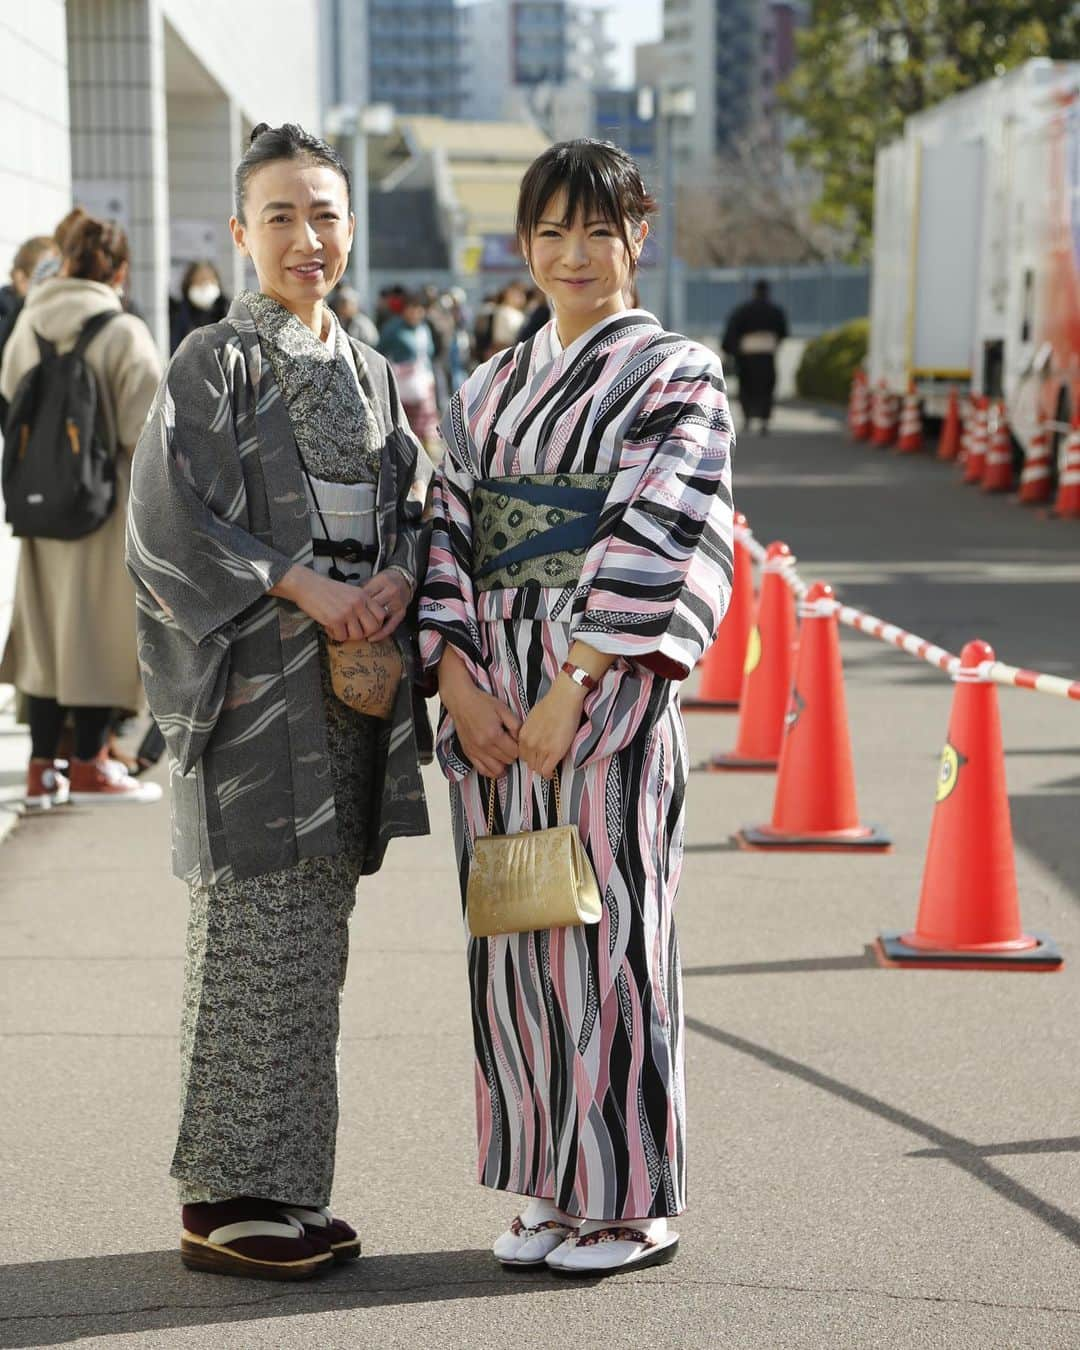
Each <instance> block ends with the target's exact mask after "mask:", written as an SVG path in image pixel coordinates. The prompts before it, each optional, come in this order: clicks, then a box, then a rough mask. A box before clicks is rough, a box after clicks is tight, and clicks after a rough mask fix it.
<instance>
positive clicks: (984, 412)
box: [961, 395, 990, 483]
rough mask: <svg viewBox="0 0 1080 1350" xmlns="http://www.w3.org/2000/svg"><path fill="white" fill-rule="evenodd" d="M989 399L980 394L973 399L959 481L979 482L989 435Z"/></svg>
mask: <svg viewBox="0 0 1080 1350" xmlns="http://www.w3.org/2000/svg"><path fill="white" fill-rule="evenodd" d="M989 417H990V401H989V399H987V398H985V397H983V396H982V395H980V396H979V397H978V398H977V399H975V410H974V412H973V413H972V414H971V429H970V431H969V432H968V443H967V454H966V455H965V456H964V474H963V478H962V479H961V482H964V483H981V482H982V475H983V464H984V463H985V461H986V442H987V438H988V435H989Z"/></svg>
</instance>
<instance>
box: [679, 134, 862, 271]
mask: <svg viewBox="0 0 1080 1350" xmlns="http://www.w3.org/2000/svg"><path fill="white" fill-rule="evenodd" d="M819 195H820V184H819V183H818V182H817V180H816V176H815V175H813V174H811V173H808V172H807V171H805V170H803V171H799V170H797V169H795V167H794V166H793V165H792V163H791V161H790V159H789V157H788V156H786V155H785V154H784V152H783V149H782V147H780V146H777V145H775V144H773V143H772V142H770V141H767V140H764V139H762V138H756V137H754V136H753V135H749V134H748V135H745V136H743V137H740V138H738V139H737V140H735V141H734V142H733V143H732V145H731V146H730V148H729V150H728V151H727V153H726V154H724V155H722V156H720V157H718V158H717V159H716V160H715V161H714V162H713V165H712V169H711V172H710V173H708V174H706V175H704V177H703V181H698V182H695V183H686V184H684V185H682V186H680V189H679V209H678V217H677V219H678V241H677V249H678V254H679V256H680V257H681V258H682V259H683V260H684V261H685V262H686V263H687V265H688V266H690V267H741V266H748V265H752V264H754V263H762V264H768V263H772V264H783V263H787V264H794V263H813V262H830V261H835V260H837V259H839V258H842V257H844V256H845V254H846V253H847V252H848V251H849V250H850V248H851V239H850V237H849V236H848V235H847V234H846V233H844V232H841V231H839V230H837V229H835V228H833V227H831V226H825V225H821V224H819V223H818V222H816V221H815V220H814V219H813V207H814V204H815V202H816V201H817V198H818V196H819Z"/></svg>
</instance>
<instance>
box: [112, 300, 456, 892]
mask: <svg viewBox="0 0 1080 1350" xmlns="http://www.w3.org/2000/svg"><path fill="white" fill-rule="evenodd" d="M350 341H351V343H352V350H353V355H354V357H355V361H356V367H357V371H358V374H359V377H360V383H361V387H362V389H363V390H364V393H365V394H366V395H367V397H368V399H369V401H370V403H371V405H372V408H373V410H374V413H375V417H376V420H377V422H378V424H379V429H380V432H381V433H382V436H383V443H382V451H381V464H380V472H379V484H378V500H377V525H378V539H379V557H378V561H377V563H376V570H380V569H382V568H384V567H387V566H389V565H390V564H391V563H393V564H396V565H398V566H400V567H403V568H404V569H405V570H406V571H408V572H409V573H410V574H411V575H412V576H413V577H415V578H417V580H420V579H422V577H423V574H424V569H425V566H426V555H427V545H428V526H427V525H426V524H425V522H424V513H425V506H426V503H427V496H428V484H429V480H430V477H431V467H430V464H429V462H428V460H427V457H426V456H425V454H424V452H423V449H422V447H421V446H420V445H419V442H418V441H417V440H416V438H415V437H414V436H413V435H412V433H411V432H410V431H409V429H408V424H407V422H406V421H405V418H404V414H403V413H402V410H401V404H400V400H399V399H398V395H397V390H396V387H395V385H394V378H393V375H392V373H391V372H390V369H389V367H388V365H387V363H386V361H385V360H384V359H383V358H382V357H381V356H379V355H378V353H376V352H374V351H373V350H372V349H371V348H370V347H366V346H364V345H363V344H362V343H359V342H357V341H355V340H354V339H350ZM312 558H313V552H312V539H311V528H310V523H309V515H308V502H307V497H306V494H305V489H304V482H303V477H302V469H301V465H300V459H299V455H298V452H297V447H296V441H295V438H294V435H293V431H292V426H291V423H290V420H289V414H288V411H287V409H286V406H285V403H284V400H283V399H282V397H281V393H280V389H279V387H278V384H277V381H276V380H275V378H274V374H273V370H272V368H271V365H270V362H269V360H268V359H266V357H265V355H264V353H263V351H262V348H261V346H260V343H259V338H258V335H257V333H256V331H255V325H254V322H253V320H252V317H251V314H250V311H249V310H248V309H247V308H246V307H245V306H244V305H243V304H242V303H241V302H239V301H234V302H233V304H232V306H231V308H230V310H229V313H228V316H227V317H226V318H225V319H224V320H222V321H221V322H220V323H216V324H211V325H208V326H207V327H204V328H200V329H197V330H196V331H195V332H193V333H192V334H191V335H190V336H189V337H188V338H186V339H185V341H184V342H183V344H182V345H181V346H180V348H179V349H178V351H177V352H176V355H175V356H174V357H173V359H172V361H171V363H170V365H169V368H168V370H167V371H166V373H165V377H164V379H163V380H162V382H161V386H160V388H159V390H158V393H157V398H156V399H155V402H154V405H153V407H152V408H151V411H150V415H149V418H148V420H147V423H146V426H145V428H144V430H143V433H142V436H141V437H140V439H139V443H138V446H137V448H136V451H135V457H134V462H133V467H132V483H131V500H130V508H129V513H128V535H127V564H128V568H129V570H130V572H131V574H132V576H133V577H134V579H135V588H136V596H137V625H138V643H139V664H140V669H141V672H142V678H143V684H144V687H145V690H146V696H147V701H148V703H149V705H150V708H151V711H152V712H153V714H154V717H155V718H156V720H157V723H158V725H159V727H160V728H161V731H162V734H163V735H164V737H165V740H166V743H167V745H168V748H169V755H170V761H171V785H172V802H173V870H174V872H175V873H176V875H177V876H179V877H181V878H183V879H184V880H186V881H188V882H189V883H192V884H202V885H209V884H211V883H222V882H225V881H231V880H239V879H243V878H247V877H254V876H258V875H260V874H262V873H264V872H269V871H276V870H279V869H282V868H286V867H289V866H291V865H292V864H294V863H296V862H297V861H299V859H301V858H310V857H318V856H326V855H333V854H336V853H337V852H338V851H339V847H338V837H337V818H336V812H335V805H334V792H333V785H332V784H333V779H332V775H331V771H330V763H329V758H328V753H327V742H326V719H325V713H324V706H323V695H322V689H321V681H320V666H319V661H320V657H319V639H318V627H317V625H316V624H315V623H314V621H313V620H312V619H310V618H309V617H308V616H307V615H306V614H304V613H303V612H302V611H301V610H300V609H298V608H297V607H296V606H295V605H293V604H292V603H290V602H289V601H287V600H284V599H280V598H276V597H274V596H271V595H269V594H268V591H269V590H270V589H271V587H273V586H275V585H276V584H277V583H278V582H279V581H280V580H281V579H282V578H283V577H284V575H285V573H286V572H287V571H288V570H289V568H290V567H292V566H293V564H294V563H299V564H307V565H310V563H311V562H312ZM395 636H396V638H397V641H398V646H399V648H400V650H401V653H402V657H403V660H404V663H405V668H406V672H407V678H406V679H405V680H403V681H402V684H401V687H400V689H399V691H398V697H397V702H396V704H395V708H394V714H393V717H392V719H391V720H390V721H389V722H387V723H386V725H385V729H384V733H383V736H382V738H381V741H380V751H381V765H380V770H381V780H382V791H381V793H379V792H377V793H376V794H375V799H376V803H377V804H378V806H379V816H378V820H377V821H373V822H372V824H373V828H372V829H371V830H370V832H369V838H370V843H369V846H368V851H367V854H366V856H365V858H364V865H363V870H364V872H374V871H377V870H378V868H379V866H380V865H381V862H382V858H383V854H384V852H385V850H386V846H387V844H388V842H389V841H390V839H392V838H394V837H396V836H404V835H418V834H426V833H428V817H427V807H426V804H425V800H424V793H423V787H422V784H421V779H420V769H419V763H418V756H417V739H416V723H415V714H414V698H413V679H414V677H415V675H416V672H417V656H416V637H415V626H414V622H413V619H412V617H411V615H410V617H409V618H408V619H407V620H406V621H405V622H404V623H402V625H401V627H400V628H399V629H398V630H397V634H396V635H395ZM417 707H419V708H420V712H419V715H420V716H423V712H422V707H421V705H419V703H417Z"/></svg>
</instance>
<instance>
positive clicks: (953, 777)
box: [936, 741, 967, 803]
mask: <svg viewBox="0 0 1080 1350" xmlns="http://www.w3.org/2000/svg"><path fill="white" fill-rule="evenodd" d="M966 763H967V756H966V755H962V754H961V753H960V751H959V750H957V748H956V747H955V746H954V745H950V744H949V743H948V741H946V742H945V749H944V750H942V752H941V766H940V767H939V769H938V780H937V795H936V800H937V801H938V802H939V803H940V802H943V801H944V800H945V798H946V797H949V796H951V795H952V792H953V789H954V788H955V787H956V785H957V783H958V782H959V781H960V770H961V769H962V768H963V767H964V765H965V764H966Z"/></svg>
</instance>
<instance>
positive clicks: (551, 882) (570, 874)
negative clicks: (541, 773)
mask: <svg viewBox="0 0 1080 1350" xmlns="http://www.w3.org/2000/svg"><path fill="white" fill-rule="evenodd" d="M553 782H554V788H555V812H556V816H559V815H561V814H562V801H561V794H560V790H559V775H558V774H556V775H555V778H554V780H553ZM473 850H474V851H473V861H472V869H471V871H470V872H469V885H468V889H467V891H466V894H465V913H466V918H467V920H468V924H469V932H470V933H471V934H472V935H473V937H475V938H486V937H495V936H497V935H499V934H501V933H531V932H534V931H536V930H537V929H542V928H568V927H572V926H575V925H578V924H586V923H599V922H600V917H601V914H602V912H603V905H602V903H601V899H600V888H599V886H598V885H597V883H596V876H595V874H594V873H593V870H592V864H591V863H590V862H589V858H588V855H587V854H586V852H585V846H584V845H583V844H582V842H581V836H580V835H579V834H578V828H577V826H576V825H557V826H554V827H553V828H551V829H547V830H532V831H528V832H526V833H523V834H509V835H497V834H496V833H495V779H494V778H493V779H491V787H490V789H489V792H488V832H487V835H486V836H484V835H481V836H479V837H478V838H477V839H476V841H475V843H474V845H473Z"/></svg>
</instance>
